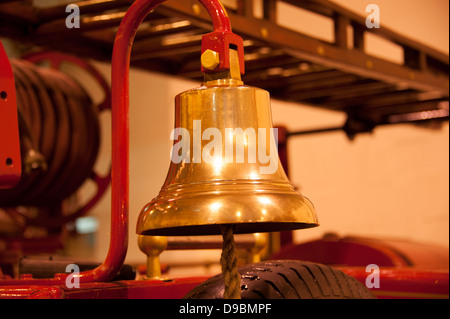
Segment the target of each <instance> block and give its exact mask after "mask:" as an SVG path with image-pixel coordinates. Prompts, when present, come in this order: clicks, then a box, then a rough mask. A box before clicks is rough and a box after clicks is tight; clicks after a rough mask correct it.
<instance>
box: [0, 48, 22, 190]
mask: <svg viewBox="0 0 450 319" xmlns="http://www.w3.org/2000/svg"><path fill="white" fill-rule="evenodd" d="M21 174H22V165H21V157H20V140H19V121H18V115H17V104H16V88H15V84H14V75H13V71H12V68H11V64H10V63H9V60H8V56H7V55H6V52H5V50H4V48H3V45H2V43H1V42H0V189H1V188H10V187H13V186H15V185H16V184H17V183H18V182H19V180H20V176H21Z"/></svg>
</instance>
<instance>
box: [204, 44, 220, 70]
mask: <svg viewBox="0 0 450 319" xmlns="http://www.w3.org/2000/svg"><path fill="white" fill-rule="evenodd" d="M201 62H202V66H203V67H204V68H205V69H208V70H210V71H212V70H214V69H215V68H216V67H217V66H218V65H219V64H220V55H219V53H218V52H216V51H213V50H210V49H208V50H206V51H205V52H203V54H202V57H201Z"/></svg>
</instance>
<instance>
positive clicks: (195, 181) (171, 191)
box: [137, 50, 318, 236]
mask: <svg viewBox="0 0 450 319" xmlns="http://www.w3.org/2000/svg"><path fill="white" fill-rule="evenodd" d="M230 51H232V50H230ZM231 56H232V57H233V56H235V55H231ZM230 59H232V58H230ZM231 64H232V66H233V67H234V68H236V67H237V66H236V63H231ZM232 70H233V68H232ZM236 74H239V72H234V75H232V76H229V77H227V78H218V79H215V78H206V80H205V82H204V83H203V84H202V86H200V87H198V88H195V89H192V90H189V91H186V92H183V93H181V94H179V95H177V96H176V98H175V129H174V130H173V131H172V139H173V140H174V143H173V148H172V161H171V164H170V167H169V172H168V174H167V178H166V180H165V182H164V185H163V186H162V188H161V191H160V193H159V195H158V196H157V197H156V198H154V199H153V200H152V201H151V202H150V203H148V204H147V205H146V206H145V207H144V208H143V209H142V211H141V213H140V216H139V219H138V223H137V233H138V234H141V235H158V236H176V235H180V236H188V235H215V234H220V227H219V226H220V225H230V224H232V225H233V232H234V233H235V234H242V233H256V232H271V231H283V230H293V229H300V228H309V227H314V226H317V225H318V220H317V217H316V213H315V210H314V207H313V205H312V203H311V202H310V201H309V200H308V199H307V198H305V197H303V196H302V195H300V194H299V193H298V192H296V191H295V190H294V187H293V185H292V184H291V183H290V182H289V180H288V178H287V176H286V174H285V172H284V170H283V167H282V165H281V163H280V160H279V158H278V152H277V145H276V140H275V136H276V134H274V133H273V126H272V115H271V109H270V97H269V93H268V92H267V91H265V90H262V89H259V88H255V87H250V86H245V85H244V84H243V82H242V81H241V80H240V75H239V77H238V76H236Z"/></svg>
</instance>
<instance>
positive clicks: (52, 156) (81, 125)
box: [0, 52, 111, 228]
mask: <svg viewBox="0 0 450 319" xmlns="http://www.w3.org/2000/svg"><path fill="white" fill-rule="evenodd" d="M10 62H11V65H12V68H13V73H14V78H15V85H16V94H17V108H18V117H19V131H20V142H21V143H20V144H21V154H22V176H21V179H20V181H19V183H18V184H17V185H16V186H15V187H13V188H10V189H4V190H1V191H0V207H3V208H4V209H5V211H6V212H8V213H10V214H20V215H22V217H23V218H25V224H26V225H35V226H41V227H48V228H58V227H61V226H63V225H64V224H66V223H67V222H69V221H73V220H75V219H76V218H77V217H79V216H82V215H83V214H84V213H85V212H86V211H87V210H88V209H89V208H91V207H92V206H93V205H94V204H95V203H96V202H97V201H98V199H99V198H100V197H101V196H102V195H103V194H104V192H105V191H106V189H107V187H108V185H109V183H110V178H111V176H110V170H109V172H107V173H106V174H105V173H103V174H101V173H99V172H97V171H96V169H95V163H96V159H97V157H98V153H99V146H100V138H101V136H100V132H101V129H100V123H99V116H100V114H101V113H102V112H105V111H109V110H110V95H111V92H110V88H109V85H108V84H107V83H106V81H105V80H104V78H103V77H102V75H101V74H100V73H99V72H98V71H97V70H96V69H95V68H94V67H93V66H92V65H90V64H89V63H87V62H86V61H84V60H82V59H80V58H77V57H74V56H70V55H67V54H61V53H57V52H37V53H32V54H29V55H26V56H24V57H23V58H22V59H13V60H11V61H10ZM42 64H46V65H47V67H43V66H40V65H42ZM67 64H70V67H72V68H73V67H75V69H76V68H79V69H81V70H83V71H84V72H85V73H86V72H87V73H88V75H89V77H92V78H93V79H94V80H95V81H96V82H97V83H98V85H100V87H101V89H102V91H103V92H102V93H103V95H104V97H103V100H102V101H101V102H100V103H94V102H93V98H91V96H90V95H89V93H88V92H87V90H86V88H85V87H83V85H81V84H80V83H79V82H78V81H77V80H76V79H75V78H74V77H72V76H70V75H69V74H66V73H64V72H62V68H63V66H64V65H67ZM86 180H92V181H93V182H94V184H95V186H96V191H95V193H94V194H93V195H92V196H91V198H90V199H88V200H87V202H86V203H84V204H83V206H82V207H77V208H76V209H75V211H70V212H67V211H64V210H65V209H63V205H62V203H63V202H64V201H65V200H66V199H67V198H68V197H70V196H71V195H72V194H74V193H75V192H76V191H77V190H78V189H79V188H80V187H81V186H82V185H83V184H84V182H85V181H86ZM18 206H25V207H35V208H36V209H37V213H36V212H34V213H33V214H30V213H23V210H17V209H16V207H18Z"/></svg>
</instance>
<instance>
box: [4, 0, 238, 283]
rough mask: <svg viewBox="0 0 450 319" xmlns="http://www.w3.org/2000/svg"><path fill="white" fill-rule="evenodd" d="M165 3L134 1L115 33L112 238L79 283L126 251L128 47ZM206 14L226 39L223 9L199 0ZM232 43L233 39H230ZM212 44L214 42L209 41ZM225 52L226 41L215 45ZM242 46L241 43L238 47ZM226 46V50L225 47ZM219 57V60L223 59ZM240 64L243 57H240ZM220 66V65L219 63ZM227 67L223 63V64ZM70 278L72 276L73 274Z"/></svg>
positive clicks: (114, 266)
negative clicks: (102, 257)
mask: <svg viewBox="0 0 450 319" xmlns="http://www.w3.org/2000/svg"><path fill="white" fill-rule="evenodd" d="M164 1H166V0H136V1H135V2H134V3H133V4H132V5H131V6H130V8H129V10H128V11H127V13H126V14H125V16H124V18H123V20H122V22H121V24H120V26H119V29H118V31H117V34H116V37H115V41H114V48H113V55H112V63H111V67H112V68H111V90H112V96H111V109H112V112H111V113H112V157H111V159H112V162H111V165H112V179H111V209H112V211H111V237H110V245H109V250H108V255H107V256H106V259H105V261H104V262H103V263H102V264H101V265H100V266H98V267H97V268H95V269H92V270H88V271H85V272H81V273H80V274H78V275H77V277H79V279H80V282H81V283H85V282H98V281H109V280H111V279H112V278H114V276H115V275H116V274H117V273H118V272H119V270H120V268H121V267H122V265H123V262H124V260H125V256H126V252H127V249H128V220H129V217H128V209H129V119H128V118H129V67H130V56H131V47H132V44H133V41H134V37H135V35H136V31H137V29H138V27H139V25H140V24H141V23H142V21H143V20H144V18H145V17H146V16H147V15H148V14H149V13H150V12H151V11H152V10H153V9H154V8H155V7H157V6H158V5H159V4H161V3H162V2H164ZM199 1H200V3H201V4H202V5H203V6H204V7H205V8H206V10H207V11H208V12H209V14H210V16H211V18H212V22H213V27H214V31H213V33H216V34H217V35H219V38H220V37H221V36H220V35H223V37H230V38H231V37H232V36H229V34H232V33H231V26H230V21H229V18H228V15H227V13H226V11H225V8H224V7H223V6H222V4H221V3H220V2H219V1H218V0H199ZM233 41H234V40H233ZM212 42H214V41H212ZM217 43H218V44H217V45H221V46H222V47H223V50H224V51H227V50H228V49H229V44H230V42H229V41H221V40H220V39H219V40H218V42H217ZM232 44H234V45H237V46H238V52H239V45H240V46H241V47H243V45H242V42H239V43H238V44H235V43H232ZM224 46H226V47H224ZM224 58H225V55H222V57H221V59H224ZM239 59H240V60H242V61H243V59H244V57H243V55H240V56H239ZM221 63H222V62H221ZM242 64H243V62H242ZM223 65H224V67H226V64H225V62H223ZM68 275H69V274H56V275H55V277H54V278H50V279H22V280H3V281H0V285H17V284H23V285H26V284H31V285H45V284H64V283H65V281H66V279H67V278H68ZM72 276H75V275H74V274H72Z"/></svg>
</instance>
